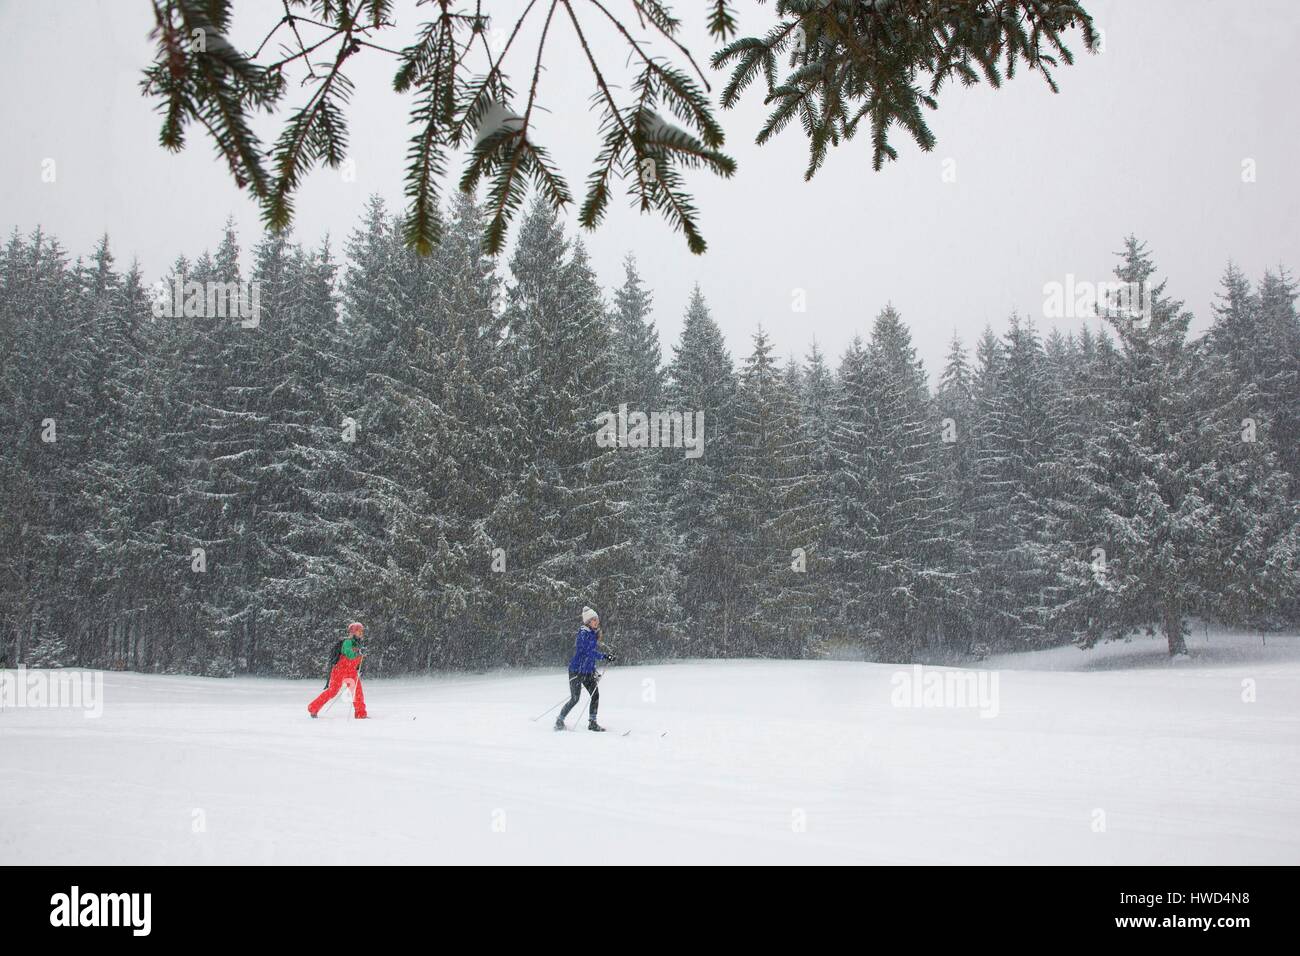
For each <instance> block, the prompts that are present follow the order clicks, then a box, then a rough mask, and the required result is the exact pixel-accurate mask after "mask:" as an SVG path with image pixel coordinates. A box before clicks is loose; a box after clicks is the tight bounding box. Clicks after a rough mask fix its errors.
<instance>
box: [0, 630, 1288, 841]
mask: <svg viewBox="0 0 1300 956" xmlns="http://www.w3.org/2000/svg"><path fill="white" fill-rule="evenodd" d="M1163 646H1164V645H1163V641H1161V640H1160V639H1151V638H1145V639H1140V640H1134V641H1132V642H1129V643H1117V644H1110V645H1104V646H1102V647H1100V648H1098V649H1095V650H1093V651H1088V652H1082V651H1079V650H1077V649H1075V648H1068V647H1067V648H1059V649H1055V650H1049V651H1039V652H1033V653H1026V654H1019V655H1009V656H1003V657H999V658H995V659H992V660H990V661H986V662H984V663H983V664H981V665H975V666H977V667H980V668H983V669H986V670H992V671H995V672H996V673H997V675H998V678H999V687H998V689H999V697H998V709H999V713H998V715H997V716H996V717H993V718H982V717H981V716H980V714H979V712H978V710H977V709H957V708H902V707H895V706H893V705H892V703H891V697H892V693H893V684H892V682H891V678H893V677H894V675H895V674H897V673H899V672H900V671H903V672H910V667H908V666H906V665H894V664H868V663H857V662H850V661H803V662H796V661H692V662H680V663H671V664H662V665H655V666H645V667H623V668H610V670H609V672H608V673H607V675H606V677H605V679H604V680H603V681H602V682H601V712H600V717H601V721H602V723H605V724H606V725H607V726H608V727H609V728H610V731H611V732H610V733H607V734H591V733H588V732H587V731H586V730H585V729H579V730H578V731H576V732H570V733H563V734H560V733H555V732H554V731H552V730H551V723H552V722H553V720H554V714H553V713H552V714H549V715H547V716H545V717H543V718H541V719H540V720H538V721H536V722H533V721H531V720H530V719H529V718H531V717H532V716H534V715H535V714H537V713H538V712H539V711H540V710H541V709H542V708H543V707H545V706H546V705H547V703H550V702H553V701H555V700H559V699H560V698H561V697H562V696H563V695H564V694H565V692H566V683H565V677H564V674H563V672H562V671H561V670H559V669H556V670H553V671H550V670H548V671H544V672H543V671H514V672H499V673H494V674H488V675H477V676H448V677H431V678H407V679H394V680H368V681H366V701H367V705H368V707H369V709H370V712H371V714H372V716H373V718H374V719H372V720H369V721H354V720H352V719H351V706H350V702H349V701H348V700H347V699H346V695H344V696H343V697H341V698H340V699H339V700H338V701H337V702H336V704H335V705H334V707H333V708H332V709H331V710H330V711H329V713H328V714H326V715H325V716H324V717H322V718H321V719H319V720H315V721H313V720H310V719H308V717H307V714H306V705H307V702H308V701H309V700H310V699H311V698H312V697H313V696H315V695H316V694H317V693H318V692H319V690H320V681H318V680H315V681H284V680H263V679H255V678H238V679H234V680H215V679H205V678H188V677H162V676H151V675H139V674H130V673H109V674H106V675H105V688H104V713H103V716H102V717H101V718H99V719H97V720H96V719H86V718H85V717H84V716H83V714H82V713H81V712H80V711H73V710H56V709H47V710H40V709H15V708H7V709H5V710H4V711H3V712H0V859H4V860H5V862H6V863H20V864H227V863H279V864H298V863H320V864H348V863H397V864H408V863H409V864H418V863H556V862H561V861H564V862H575V863H597V864H618V863H677V862H690V863H726V862H733V863H792V864H800V863H903V864H912V863H1082V864H1137V863H1148V864H1161V863H1169V864H1212V863H1213V864H1233V863H1278V864H1296V863H1300V809H1298V808H1300V747H1298V746H1297V744H1300V637H1295V636H1290V637H1283V636H1270V637H1269V638H1268V643H1267V646H1262V645H1261V642H1260V638H1259V637H1258V636H1253V635H1230V634H1224V633H1212V634H1211V635H1210V636H1209V639H1208V641H1207V639H1206V637H1205V636H1204V635H1202V634H1200V633H1199V632H1198V634H1196V635H1194V636H1193V637H1192V638H1191V639H1190V640H1189V646H1190V647H1191V649H1192V652H1193V656H1192V658H1191V659H1190V660H1178V661H1170V660H1168V658H1166V657H1165V656H1164V655H1163V650H1162V649H1163ZM930 670H931V669H930V668H926V672H927V673H928V672H930ZM1246 679H1251V680H1253V681H1254V682H1255V687H1256V694H1257V700H1256V701H1255V702H1253V703H1246V702H1243V700H1242V693H1243V690H1242V682H1243V680H1246ZM646 681H652V682H653V691H654V693H653V698H654V699H653V701H650V700H647V699H646V698H647V697H648V696H650V695H649V694H648V693H647V692H646V687H647V686H648V685H646V684H645V682H646ZM584 702H585V695H584ZM581 707H582V704H579V705H578V708H577V709H575V711H574V712H573V713H571V714H570V715H569V723H570V725H572V724H573V722H574V720H575V719H576V718H577V714H578V711H579V709H580V708H581ZM412 718H415V719H412ZM583 726H585V718H584V724H583ZM629 728H630V729H631V730H632V733H631V735H630V736H628V737H622V736H621V734H622V732H623V731H624V730H627V729H629ZM665 731H667V732H668V734H667V736H661V734H663V733H664V732H665ZM1095 811H1101V812H1103V813H1104V814H1105V830H1104V832H1096V831H1095V830H1094V819H1095ZM200 814H201V817H200V816H199V815H200ZM801 819H802V820H804V821H806V826H805V827H804V828H802V829H800V828H799V827H798V826H797V825H796V824H797V823H798V822H799V821H800V820H801ZM196 820H198V821H199V822H201V824H202V825H201V826H199V825H198V823H196Z"/></svg>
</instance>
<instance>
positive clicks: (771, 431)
mask: <svg viewBox="0 0 1300 956" xmlns="http://www.w3.org/2000/svg"><path fill="white" fill-rule="evenodd" d="M753 342H754V350H753V352H752V353H750V355H749V357H748V358H746V360H745V364H744V366H743V368H742V369H741V372H740V376H739V380H738V386H737V389H736V407H735V419H734V431H733V434H732V441H731V453H732V463H731V469H730V490H729V494H728V496H727V502H728V504H729V506H730V507H729V509H728V510H729V519H728V524H729V525H730V526H731V528H732V530H733V534H734V536H735V537H734V540H735V544H734V547H735V550H736V564H737V567H738V572H739V591H738V593H737V594H736V613H735V618H736V621H737V624H738V628H737V630H738V635H737V636H738V638H739V640H740V642H741V644H740V651H741V653H742V654H743V655H744V656H747V657H749V656H753V657H796V658H797V657H804V656H806V654H807V652H808V646H809V641H810V639H811V638H812V636H813V620H812V615H813V612H814V610H815V608H816V592H815V590H814V588H813V587H812V585H811V584H810V579H809V578H808V576H807V562H808V556H809V554H810V553H812V554H818V552H819V545H820V540H819V539H820V530H821V529H820V520H819V515H818V514H817V513H816V510H815V509H816V505H817V495H816V494H815V492H814V487H813V448H812V445H811V443H810V442H809V440H808V436H807V435H806V434H804V432H803V429H802V422H801V421H800V416H799V404H798V402H799V396H798V391H797V380H796V383H795V387H794V388H792V387H791V384H790V382H789V381H788V379H787V377H786V375H784V374H783V373H782V371H781V369H780V368H779V367H778V366H777V364H776V361H775V359H774V357H773V355H772V342H771V339H770V338H769V337H768V335H767V333H765V332H764V331H763V329H762V327H760V328H759V329H758V331H757V332H756V333H755V334H754V336H753ZM818 556H820V555H819V554H818Z"/></svg>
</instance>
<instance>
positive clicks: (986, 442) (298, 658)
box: [0, 197, 1300, 675]
mask: <svg viewBox="0 0 1300 956" xmlns="http://www.w3.org/2000/svg"><path fill="white" fill-rule="evenodd" d="M442 229H443V235H444V238H443V240H442V242H441V244H440V245H439V246H438V247H437V248H436V249H435V250H434V251H433V253H432V255H430V256H428V257H420V256H417V255H415V254H414V253H412V252H411V251H409V250H407V249H406V248H405V247H404V245H403V242H402V235H401V230H400V226H399V225H398V223H397V222H396V221H395V219H394V218H393V217H392V216H391V215H390V214H389V213H388V212H387V211H386V210H385V208H384V206H383V204H382V203H381V202H380V201H379V200H372V201H371V202H370V203H369V205H368V207H367V209H366V210H365V212H364V214H363V216H362V217H361V221H360V223H359V224H358V226H357V227H356V229H355V230H354V231H353V233H352V234H351V235H350V237H349V238H348V240H347V242H346V246H345V248H344V250H343V253H342V259H341V260H340V259H337V258H336V257H335V253H334V251H333V250H331V248H330V246H329V244H328V243H322V244H321V245H320V246H318V247H315V248H310V247H304V246H302V245H298V244H295V243H294V242H292V241H290V240H289V239H287V238H285V237H283V236H274V235H268V236H266V237H264V238H262V239H261V240H260V242H258V243H257V245H256V246H255V247H254V248H252V249H251V250H250V253H251V254H250V255H249V257H248V260H249V261H250V262H251V271H249V272H248V274H242V273H241V268H240V249H239V244H238V238H237V237H236V235H235V234H234V232H233V231H232V230H231V229H230V228H227V231H226V233H225V235H224V236H222V237H221V240H220V243H219V244H218V245H217V247H216V249H215V251H214V252H212V253H210V254H204V255H202V256H201V257H199V258H197V259H194V260H189V259H186V258H183V257H182V258H178V259H177V260H176V261H175V263H174V265H173V267H172V269H171V275H170V276H169V277H168V278H167V280H166V283H167V286H166V289H165V290H164V291H162V292H161V293H160V291H159V290H157V289H155V288H153V287H152V286H151V285H150V284H148V283H147V282H146V280H145V279H144V277H143V276H142V274H141V272H140V270H139V269H138V268H135V267H133V268H129V269H122V268H119V267H118V265H117V264H116V263H115V261H114V257H113V255H112V254H111V252H110V248H109V242H108V239H107V238H105V239H104V240H103V241H102V242H101V243H100V245H99V246H98V247H97V248H96V249H95V250H94V251H93V254H91V255H90V256H89V257H87V258H83V259H75V260H74V259H72V258H71V256H70V255H69V254H68V252H66V251H65V250H64V249H63V248H62V247H61V246H60V244H59V243H58V241H57V240H56V239H54V238H53V237H50V236H47V235H44V234H43V233H41V232H39V231H37V232H35V233H32V234H29V235H20V234H19V233H18V232H17V231H15V232H14V233H13V234H12V235H11V237H10V238H9V239H8V241H7V243H6V244H5V245H4V247H3V250H2V251H0V351H2V352H3V354H4V356H5V361H4V363H3V366H0V432H2V433H3V436H4V450H3V456H2V457H0V489H2V492H3V493H2V494H0V615H2V616H3V618H2V620H0V625H2V630H0V657H4V658H7V659H8V660H9V662H10V663H19V662H22V663H26V664H28V665H31V666H71V665H77V666H87V667H129V668H135V669H140V670H147V671H160V672H168V673H192V674H209V675H229V674H235V673H260V674H280V675H302V674H314V673H318V672H320V671H321V670H322V668H323V666H324V660H325V657H326V656H327V653H328V648H329V647H330V646H332V644H333V642H334V640H336V639H337V637H338V636H339V634H340V632H341V628H342V627H343V625H344V624H345V623H346V622H347V621H348V620H352V619H359V620H362V621H364V622H365V623H366V626H367V632H366V633H367V640H368V647H369V663H368V664H367V666H368V668H370V669H371V670H372V672H375V673H398V672H407V671H419V670H426V669H437V668H479V667H488V666H494V665H499V664H558V663H561V662H562V661H563V659H564V657H565V652H566V650H567V648H568V647H569V646H570V644H571V642H572V638H573V632H574V631H575V630H576V627H577V625H578V611H579V609H580V608H581V607H582V606H583V605H584V604H589V605H591V606H592V607H595V608H597V609H598V610H599V611H600V614H601V617H602V620H603V622H604V624H605V629H606V633H607V637H608V640H609V641H610V642H611V643H612V644H613V645H614V646H615V647H616V648H617V649H618V651H619V653H620V657H622V658H623V659H630V660H638V659H650V658H663V657H683V656H760V657H784V658H798V657H808V656H816V655H818V654H822V653H825V652H826V650H827V649H828V647H831V646H832V645H838V646H844V645H849V646H854V647H858V648H861V651H862V653H863V654H864V655H866V656H867V657H869V658H871V659H878V660H894V661H907V660H918V659H933V658H934V657H935V656H936V655H950V656H953V657H960V656H965V655H970V654H976V655H978V654H979V653H982V652H985V651H991V650H1010V649H1017V648H1032V647H1041V646H1046V645H1051V644H1059V643H1068V642H1072V641H1073V642H1076V643H1078V644H1081V645H1083V646H1089V645H1091V644H1094V643H1096V642H1098V641H1101V640H1106V639H1110V638H1115V637H1121V636H1124V635H1127V634H1130V633H1132V632H1133V631H1135V630H1139V629H1149V630H1153V631H1156V632H1159V633H1163V634H1165V635H1166V637H1167V638H1168V640H1169V645H1170V649H1171V652H1176V651H1179V650H1181V644H1182V636H1183V634H1184V632H1185V629H1186V627H1187V622H1188V620H1189V619H1192V618H1199V619H1203V620H1207V621H1215V622H1221V623H1226V624H1233V625H1241V626H1251V627H1258V628H1273V627H1277V626H1282V625H1285V624H1287V623H1294V622H1295V621H1297V620H1300V604H1298V603H1297V596H1296V595H1297V553H1298V551H1300V532H1298V530H1297V525H1298V515H1300V505H1298V503H1297V494H1298V492H1300V456H1298V453H1297V447H1298V446H1300V435H1298V434H1297V432H1300V320H1298V318H1297V312H1296V307H1295V302H1296V295H1297V286H1296V283H1295V281H1294V280H1293V279H1292V277H1291V276H1290V275H1289V274H1288V273H1287V272H1286V271H1285V270H1283V269H1278V270H1277V271H1271V272H1268V273H1266V274H1265V275H1263V276H1262V277H1260V278H1259V279H1258V281H1252V280H1251V279H1250V278H1248V277H1246V276H1245V275H1243V274H1242V273H1241V272H1240V271H1238V270H1237V269H1236V268H1235V267H1233V266H1229V267H1228V268H1227V269H1226V270H1225V272H1224V274H1223V276H1222V287H1221V293H1220V295H1219V298H1218V302H1217V304H1216V306H1215V309H1214V313H1215V314H1214V316H1213V319H1212V322H1211V323H1210V325H1209V329H1208V331H1207V332H1206V333H1205V334H1204V335H1201V336H1196V337H1193V336H1191V335H1190V334H1189V323H1190V320H1191V315H1190V313H1189V312H1188V311H1187V310H1186V309H1185V308H1184V307H1183V305H1182V303H1181V302H1179V301H1177V300H1176V299H1174V298H1172V296H1170V295H1167V294H1166V291H1165V288H1164V284H1163V283H1161V282H1159V281H1158V278H1157V273H1156V268H1155V264H1154V261H1153V258H1152V256H1151V254H1150V253H1149V252H1148V251H1147V250H1146V248H1145V247H1144V246H1143V244H1142V243H1140V242H1139V241H1138V240H1136V239H1135V238H1130V239H1128V240H1126V242H1125V245H1124V251H1123V253H1122V254H1121V255H1120V257H1119V261H1118V264H1117V267H1116V277H1117V280H1118V281H1119V282H1121V283H1125V284H1132V285H1133V286H1135V287H1136V286H1140V287H1141V288H1143V289H1144V290H1145V294H1146V296H1147V299H1146V300H1145V303H1144V306H1145V307H1144V310H1143V312H1142V314H1140V315H1139V314H1138V313H1137V312H1135V311H1133V310H1131V309H1128V308H1121V307H1117V306H1116V305H1115V304H1114V303H1110V307H1109V308H1107V309H1104V310H1103V311H1104V312H1105V321H1104V322H1100V323H1098V322H1093V323H1089V322H1086V321H1081V322H1080V323H1079V325H1078V328H1077V330H1075V331H1073V332H1070V333H1068V334H1063V333H1062V332H1060V331H1056V330H1054V331H1052V332H1051V333H1049V334H1047V335H1043V334H1041V333H1040V332H1039V331H1038V330H1037V328H1036V326H1035V324H1034V323H1033V322H1032V321H1030V320H1027V319H1025V318H1023V317H1019V316H1014V315H1013V316H1012V317H1010V319H1009V320H1008V321H1007V322H1006V324H1005V325H1004V327H1002V328H1000V329H993V328H986V329H985V330H984V332H983V334H982V335H981V336H980V337H979V338H978V339H977V340H976V341H974V342H970V343H963V342H962V341H960V340H959V339H954V341H953V343H952V347H951V350H950V353H949V355H948V358H947V361H946V363H945V365H944V367H943V368H942V369H941V370H940V374H939V375H938V376H937V385H936V387H935V388H933V389H931V388H930V386H929V382H928V379H927V375H926V373H925V370H924V369H923V368H922V365H921V363H920V362H919V361H918V359H917V354H916V350H915V348H914V346H913V344H912V340H911V335H910V333H909V331H908V328H907V326H906V324H905V322H904V320H903V317H902V316H901V315H900V314H899V313H898V312H897V311H896V310H895V309H894V308H892V307H890V306H886V307H884V308H883V309H882V310H881V311H880V312H879V314H878V315H877V316H876V317H875V319H874V322H873V323H872V324H871V327H870V329H869V330H867V331H866V335H865V337H863V338H860V339H855V340H854V341H853V342H852V343H851V344H850V346H849V347H848V348H847V350H846V351H845V352H844V353H843V354H842V355H840V356H838V357H831V356H827V355H825V354H824V353H823V352H822V351H821V350H820V349H819V348H818V347H817V346H816V345H812V346H811V348H810V349H809V351H808V352H807V354H806V355H803V356H798V357H793V358H786V357H782V356H778V355H777V354H775V352H774V348H773V345H772V343H771V341H770V339H769V338H768V337H767V336H766V335H765V334H764V333H763V332H762V331H761V330H759V331H757V332H755V334H754V335H753V337H752V340H751V341H750V342H749V343H747V344H746V345H745V354H744V355H742V356H740V357H739V359H738V360H736V359H733V356H732V355H731V353H730V352H729V350H728V347H727V344H726V343H725V342H724V339H723V336H722V334H721V331H720V329H719V326H718V325H717V323H716V322H715V321H714V319H713V318H712V316H711V314H710V307H709V304H708V303H707V302H706V299H705V296H704V293H703V292H702V291H701V290H700V289H698V288H697V289H696V291H695V293H694V294H693V296H692V298H691V300H690V301H689V302H688V303H685V304H684V305H685V321H684V325H683V328H682V332H681V337H680V340H679V341H678V342H676V343H674V344H673V345H672V347H671V349H670V350H669V353H668V355H667V356H665V354H664V352H663V350H662V348H661V345H660V340H659V336H658V332H657V330H656V327H655V322H654V318H653V313H654V310H655V307H656V303H655V302H654V301H653V295H652V292H651V290H650V289H648V288H647V286H646V284H645V283H644V282H643V281H642V280H641V278H640V277H639V276H638V274H637V271H636V265H635V262H634V261H633V260H632V259H630V258H629V259H628V261H627V264H626V275H625V278H624V281H623V282H622V284H621V285H620V286H619V287H618V288H616V289H613V290H605V289H603V288H602V287H601V285H600V283H599V281H598V280H597V278H596V276H595V274H594V273H593V271H592V268H591V266H590V264H589V262H588V258H587V254H586V252H585V250H584V248H583V246H582V245H581V243H580V242H577V241H575V240H573V239H571V238H569V237H566V235H565V233H564V229H563V227H562V225H561V224H560V223H559V221H558V220H557V219H556V218H555V216H554V214H553V213H552V212H550V211H549V210H548V209H547V208H546V207H545V206H544V205H541V204H534V205H533V206H532V207H531V209H530V210H529V211H528V213H527V214H526V215H525V217H524V220H523V222H522V224H521V226H520V233H519V238H518V241H517V245H516V248H515V250H514V252H513V254H512V255H511V256H510V257H509V259H508V260H507V261H505V262H503V263H500V264H498V263H497V262H495V261H494V260H492V259H490V258H488V257H486V256H485V255H484V254H483V253H482V250H481V245H480V237H481V235H482V229H483V221H482V213H481V211H480V210H479V209H478V208H477V207H476V206H475V205H474V204H473V203H472V202H471V201H470V200H468V199H466V198H464V197H459V198H457V199H456V200H455V201H454V202H453V203H452V205H451V207H450V208H449V209H448V210H447V211H446V213H445V222H444V223H443V226H442ZM239 283H243V284H244V285H243V286H240V288H243V289H244V290H248V289H255V290H256V300H255V302H256V310H255V312H256V314H255V316H253V317H252V319H251V320H250V319H249V317H248V316H247V315H246V314H241V316H242V318H243V320H242V321H241V316H234V317H231V316H229V315H227V316H224V317H221V316H214V315H212V314H210V313H211V308H210V301H211V298H210V296H208V297H207V298H203V297H202V296H200V297H199V298H195V299H193V300H192V304H193V305H194V306H195V307H194V308H184V307H182V308H175V306H177V305H184V304H185V302H186V297H187V293H186V290H187V289H189V290H193V289H199V290H212V289H214V288H217V289H234V288H235V285H233V284H239ZM200 300H202V301H200ZM244 301H245V304H247V299H245V300H244ZM657 307H658V308H660V309H663V308H665V307H667V306H665V304H664V303H658V304H657ZM675 307H679V306H675ZM665 359H666V360H665ZM622 406H626V409H625V411H626V412H627V413H628V415H629V416H631V414H632V413H634V412H638V411H639V412H644V413H650V412H658V413H661V414H662V413H668V412H680V413H683V414H684V415H685V416H687V417H688V420H693V419H690V418H689V416H693V415H697V414H698V413H701V412H702V413H703V419H702V421H703V425H704V434H703V444H702V446H701V453H700V454H699V455H698V456H696V455H688V454H687V453H686V451H687V450H686V449H684V448H682V447H671V446H672V443H671V442H666V443H655V444H667V445H669V447H628V446H629V445H631V444H637V442H636V441H635V440H633V441H631V442H626V441H625V442H623V443H622V445H620V447H610V442H608V441H598V440H597V432H598V429H599V427H600V426H599V424H598V423H599V422H600V421H602V420H605V421H607V420H608V413H610V412H618V411H619V409H620V407H622ZM633 421H634V422H635V418H634V416H633ZM640 444H646V443H645V442H641V443H640Z"/></svg>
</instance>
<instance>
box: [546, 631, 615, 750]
mask: <svg viewBox="0 0 1300 956" xmlns="http://www.w3.org/2000/svg"><path fill="white" fill-rule="evenodd" d="M599 644H600V615H599V614H597V613H596V612H595V611H593V610H592V609H591V608H589V607H584V608H583V609H582V630H580V631H578V637H577V639H575V640H574V642H573V657H572V658H571V659H570V660H569V702H568V703H567V704H565V705H564V709H563V710H561V711H560V716H559V717H557V718H555V729H556V730H564V729H565V728H564V718H565V717H567V716H569V711H571V710H573V705H574V704H576V703H577V702H578V698H579V697H581V696H582V688H584V687H585V688H587V693H588V694H590V695H591V714H590V720H589V721H588V723H587V729H588V730H601V731H603V730H604V729H605V728H604V727H602V726H600V724H598V723H596V711H597V710H598V709H599V708H600V689H599V688H598V687H597V686H596V679H597V678H596V674H595V671H596V661H612V660H613V659H614V655H613V654H604V653H602V652H601V651H600V648H599V646H598V645H599Z"/></svg>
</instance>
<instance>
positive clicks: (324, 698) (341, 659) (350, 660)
mask: <svg viewBox="0 0 1300 956" xmlns="http://www.w3.org/2000/svg"><path fill="white" fill-rule="evenodd" d="M365 630H366V629H365V628H364V627H362V626H361V625H360V624H358V623H356V622H353V623H352V624H349V625H348V637H347V640H344V641H339V643H338V645H337V646H336V647H335V649H334V656H335V661H334V666H333V667H332V668H331V669H330V676H329V683H328V684H326V685H325V689H324V690H323V691H321V694H320V696H319V697H317V698H316V699H315V700H313V701H312V702H311V703H310V704H308V705H307V713H309V714H311V715H312V716H313V717H316V716H317V715H319V714H320V709H321V708H322V707H324V706H325V704H326V703H327V702H328V701H329V700H330V699H331V698H333V696H334V695H335V694H337V693H338V692H339V691H340V690H341V689H342V688H343V685H344V684H351V685H352V713H353V715H354V716H355V717H356V718H357V719H358V720H361V719H364V718H365V716H366V697H365V694H363V693H362V692H361V662H362V661H364V660H365V657H364V656H363V655H362V653H361V635H362V634H363V633H365Z"/></svg>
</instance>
